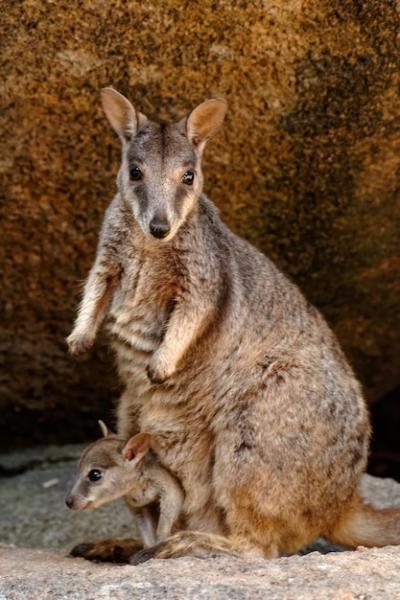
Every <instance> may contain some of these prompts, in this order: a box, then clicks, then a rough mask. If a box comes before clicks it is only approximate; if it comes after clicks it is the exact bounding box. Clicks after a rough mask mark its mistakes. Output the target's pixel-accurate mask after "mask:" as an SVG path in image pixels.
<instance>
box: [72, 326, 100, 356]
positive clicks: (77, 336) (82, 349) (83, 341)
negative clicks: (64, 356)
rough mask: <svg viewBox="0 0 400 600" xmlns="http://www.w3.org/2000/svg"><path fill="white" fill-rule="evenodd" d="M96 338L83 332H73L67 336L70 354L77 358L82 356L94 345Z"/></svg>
mask: <svg viewBox="0 0 400 600" xmlns="http://www.w3.org/2000/svg"><path fill="white" fill-rule="evenodd" d="M93 342H94V339H93V337H92V336H90V335H87V334H81V333H74V332H72V333H71V335H69V336H68V337H67V344H68V349H69V352H70V354H72V356H74V357H75V358H78V357H82V356H84V355H85V354H87V352H88V351H89V350H90V349H91V347H92V346H93Z"/></svg>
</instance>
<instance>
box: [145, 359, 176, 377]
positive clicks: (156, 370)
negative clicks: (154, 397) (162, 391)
mask: <svg viewBox="0 0 400 600" xmlns="http://www.w3.org/2000/svg"><path fill="white" fill-rule="evenodd" d="M173 372H174V369H173V368H171V367H170V366H169V365H168V364H167V362H166V361H165V360H164V359H163V357H162V356H161V355H159V354H157V352H156V353H155V354H153V356H152V359H151V360H150V363H149V365H148V367H147V377H148V378H149V380H150V382H151V383H153V384H160V383H164V382H165V381H167V379H169V378H170V377H171V375H172V374H173Z"/></svg>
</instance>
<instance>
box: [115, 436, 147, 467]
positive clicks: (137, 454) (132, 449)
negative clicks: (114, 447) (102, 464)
mask: <svg viewBox="0 0 400 600" xmlns="http://www.w3.org/2000/svg"><path fill="white" fill-rule="evenodd" d="M150 445H151V436H150V434H149V433H137V434H136V435H134V436H133V437H131V438H129V440H128V441H127V442H126V444H125V446H124V448H123V450H122V456H123V457H124V458H125V459H126V460H129V461H131V460H134V459H135V463H137V462H139V460H141V459H142V458H143V456H144V455H145V454H147V452H148V451H149V449H150Z"/></svg>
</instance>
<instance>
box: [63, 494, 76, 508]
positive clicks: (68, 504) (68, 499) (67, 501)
mask: <svg viewBox="0 0 400 600" xmlns="http://www.w3.org/2000/svg"><path fill="white" fill-rule="evenodd" d="M65 504H66V505H67V506H68V508H72V507H73V505H74V501H73V500H72V498H71V496H68V497H67V498H66V499H65Z"/></svg>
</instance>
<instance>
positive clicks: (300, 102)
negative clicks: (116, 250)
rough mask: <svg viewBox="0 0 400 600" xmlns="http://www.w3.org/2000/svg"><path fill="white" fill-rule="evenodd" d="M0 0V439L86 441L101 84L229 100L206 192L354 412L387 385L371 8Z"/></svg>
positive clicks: (310, 3) (394, 199)
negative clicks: (320, 343) (340, 378)
mask: <svg viewBox="0 0 400 600" xmlns="http://www.w3.org/2000/svg"><path fill="white" fill-rule="evenodd" d="M184 6H186V8H184V7H182V3H180V2H178V0H157V2H156V1H155V0H143V1H140V2H139V0H131V1H130V2H122V1H121V0H115V1H113V2H111V3H110V2H105V1H104V0H90V1H88V2H72V3H57V2H52V3H50V4H49V3H48V2H44V1H43V0H30V1H29V2H14V1H13V0H4V1H3V3H2V23H1V43H2V64H1V66H0V69H1V75H2V77H1V80H2V86H1V95H2V106H3V110H2V113H1V115H0V127H1V129H2V133H3V135H2V136H0V140H1V141H0V156H1V160H0V175H1V177H2V190H4V198H3V201H2V203H1V207H0V211H1V214H0V222H1V235H0V262H1V265H2V269H1V275H0V278H1V279H0V286H1V289H2V304H1V314H2V315H3V319H2V322H1V328H0V353H1V354H0V363H1V365H2V374H1V379H0V392H1V394H0V410H1V415H2V420H1V431H0V433H1V435H0V443H1V444H2V445H3V446H4V447H5V448H7V447H8V446H9V444H10V443H13V444H21V445H22V444H24V445H27V444H28V443H31V442H33V443H43V441H47V442H61V441H63V442H65V443H68V442H71V441H79V440H82V441H83V440H84V439H86V438H87V436H88V433H89V432H90V431H91V432H93V431H94V430H95V427H96V425H95V421H96V419H97V418H99V417H102V416H103V417H107V416H108V414H109V413H108V411H109V408H110V406H111V404H112V402H111V399H112V398H114V397H115V396H116V394H117V389H116V387H117V386H116V383H115V381H116V380H115V374H114V373H113V371H112V368H111V363H112V357H110V355H108V354H107V353H106V351H105V350H104V348H102V347H101V346H100V347H99V348H98V351H97V355H95V356H93V358H92V359H91V360H89V361H88V362H87V363H80V364H76V363H75V362H73V361H72V360H71V359H69V357H68V356H67V353H66V349H65V344H64V336H65V335H66V334H67V333H68V332H69V330H70V327H71V323H72V320H73V315H74V310H75V306H76V303H77V299H78V293H79V288H80V284H79V282H80V280H81V279H82V278H83V277H84V276H85V274H86V272H87V269H88V267H89V265H90V263H91V261H92V258H93V253H94V249H95V243H96V236H97V232H98V229H99V225H100V221H101V217H102V213H103V210H104V208H105V206H106V205H107V203H108V201H109V199H110V197H111V196H112V194H113V191H114V176H115V174H116V169H117V165H118V155H119V148H118V142H117V140H116V138H115V136H114V135H113V133H112V132H111V130H110V128H109V126H108V125H107V124H106V121H105V118H104V117H103V116H102V114H101V108H100V102H99V89H100V88H101V87H102V86H104V85H110V84H111V85H114V86H115V87H117V88H118V89H120V90H121V91H122V92H124V93H127V94H129V95H130V96H131V97H132V98H133V99H134V100H135V101H136V102H137V104H138V106H139V107H140V109H141V110H142V111H143V112H145V113H147V114H148V115H149V116H150V117H158V116H159V117H161V118H163V119H175V118H177V117H178V116H180V115H182V114H183V113H184V112H185V111H187V110H189V108H190V107H192V106H193V105H194V104H195V103H197V102H199V101H201V100H202V99H204V98H206V97H209V96H212V95H222V96H225V97H226V98H227V100H228V102H229V105H230V111H229V117H228V121H227V123H226V127H225V128H224V131H223V133H222V134H221V135H219V137H218V139H217V140H216V141H215V143H213V144H212V146H210V149H209V151H208V153H207V161H206V162H207V164H206V180H207V186H206V188H207V191H208V192H209V194H210V196H211V197H212V199H213V200H214V201H215V202H216V203H217V204H218V206H219V207H220V208H221V210H222V214H223V217H224V219H225V220H226V221H227V223H228V224H229V225H230V226H231V227H232V228H233V229H234V230H235V231H237V232H238V233H239V234H241V235H243V236H245V237H247V238H248V239H249V240H251V241H252V242H254V243H255V244H256V245H257V246H259V247H260V248H261V249H262V250H263V251H265V252H267V253H268V254H269V255H270V256H271V257H272V258H273V259H274V260H276V262H277V263H278V264H279V265H280V266H281V267H282V268H283V269H285V270H286V271H287V272H288V273H289V274H290V275H291V276H292V277H293V278H294V279H295V280H296V281H297V282H298V283H300V284H301V286H302V288H303V289H304V291H305V292H306V294H307V296H308V297H309V299H310V300H311V301H312V302H314V303H316V304H317V305H318V306H319V307H320V308H321V310H322V311H323V313H324V314H325V315H326V316H327V318H328V320H329V321H330V323H331V324H332V325H333V327H334V329H335V331H336V333H337V334H338V336H339V338H340V340H341V341H342V343H343V345H344V347H345V350H346V352H347V353H348V355H349V357H350V358H351V360H352V362H353V364H354V365H355V367H356V370H357V372H358V374H359V375H360V376H361V379H362V382H363V384H364V385H365V389H366V391H367V393H368V397H369V398H370V399H371V400H374V399H376V398H377V397H380V396H381V395H382V394H383V393H384V392H386V391H388V390H391V389H394V387H395V385H396V383H398V382H399V374H398V368H397V367H398V365H397V357H398V356H399V354H400V345H399V344H400V336H399V335H398V331H399V322H398V319H399V315H400V310H399V297H400V294H399V287H398V286H399V281H400V278H399V277H398V269H399V264H400V261H398V259H397V257H398V242H399V239H398V237H399V236H398V223H397V222H396V221H397V216H396V215H398V214H399V211H398V205H399V189H400V121H399V114H400V96H399V94H398V89H399V79H400V54H399V52H398V42H399V30H400V28H399V24H400V18H399V12H398V6H397V4H396V2H393V1H388V0H368V2H359V1H357V0H349V1H346V2H343V0H329V1H326V0H307V1H301V0H287V1H285V2H276V1H273V0H266V1H264V2H261V1H260V0H249V1H248V2H228V1H226V0H222V1H220V2H218V3H215V2H212V1H211V0H206V1H205V2H199V3H191V4H190V8H189V5H184Z"/></svg>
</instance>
